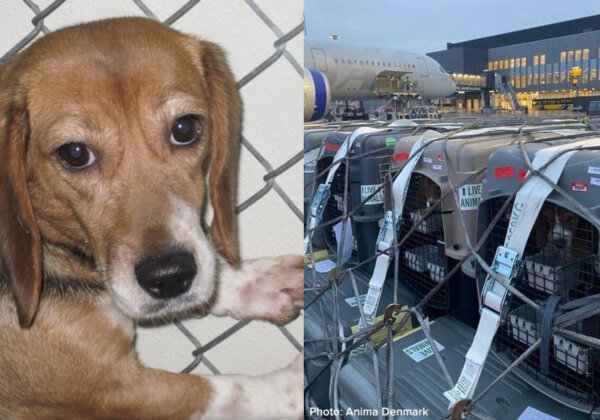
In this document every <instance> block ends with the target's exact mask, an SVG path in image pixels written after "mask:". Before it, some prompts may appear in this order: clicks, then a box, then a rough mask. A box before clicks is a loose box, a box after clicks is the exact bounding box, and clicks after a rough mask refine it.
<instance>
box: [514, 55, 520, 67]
mask: <svg viewBox="0 0 600 420" xmlns="http://www.w3.org/2000/svg"><path fill="white" fill-rule="evenodd" d="M515 67H521V59H520V58H518V57H517V58H515Z"/></svg>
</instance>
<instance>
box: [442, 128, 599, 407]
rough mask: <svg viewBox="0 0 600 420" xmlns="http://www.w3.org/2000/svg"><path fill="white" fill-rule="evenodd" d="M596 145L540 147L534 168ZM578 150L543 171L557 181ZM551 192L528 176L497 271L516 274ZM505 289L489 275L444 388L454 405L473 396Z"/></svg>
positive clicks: (593, 142)
mask: <svg viewBox="0 0 600 420" xmlns="http://www.w3.org/2000/svg"><path fill="white" fill-rule="evenodd" d="M594 145H600V138H595V139H590V140H584V141H580V142H575V143H567V144H564V145H561V146H556V147H549V148H546V149H542V150H539V151H538V152H537V153H536V154H535V158H534V159H533V162H532V167H533V168H534V169H539V168H541V167H542V166H544V165H545V164H546V163H547V162H548V161H550V160H551V159H552V158H553V157H554V156H556V155H557V154H559V153H561V152H563V151H565V150H570V149H576V148H578V147H583V146H588V147H589V146H594ZM575 153H576V151H571V152H567V153H564V154H562V155H561V156H559V157H558V158H556V160H554V161H553V162H552V163H551V164H549V165H548V166H547V167H546V168H545V169H544V171H543V173H544V174H545V175H546V177H547V178H548V179H550V180H551V181H552V182H554V183H556V182H558V179H559V178H560V176H561V174H562V172H563V170H564V168H565V165H566V164H567V162H568V161H569V159H570V158H571V156H573V154H575ZM551 192H552V186H551V185H549V184H548V183H547V182H546V181H544V180H543V179H542V178H541V177H537V176H534V177H532V178H530V179H527V181H526V183H525V185H523V187H522V188H521V189H520V190H519V192H518V193H517V195H516V197H515V202H514V204H513V208H512V213H511V216H510V222H509V225H508V230H507V232H506V239H505V241H504V247H500V248H499V249H498V251H497V253H496V258H495V260H494V264H493V265H492V269H494V267H497V269H495V271H496V272H497V274H498V275H503V276H504V277H505V278H506V279H507V280H508V281H510V280H511V276H512V275H514V270H513V267H514V265H515V263H516V262H517V261H518V260H520V258H521V257H522V255H523V251H524V250H525V245H526V244H527V239H528V238H529V234H530V233H531V229H532V228H533V225H534V223H535V221H536V219H537V217H538V215H539V212H540V210H541V209H542V206H543V205H544V201H545V200H546V198H547V197H548V195H550V193H551ZM503 268H504V270H503ZM506 292H507V290H506V288H505V287H504V286H502V284H500V282H498V281H495V280H494V279H493V277H491V276H488V277H487V279H486V282H485V285H484V287H483V292H482V303H483V309H482V311H481V319H480V320H479V325H478V326H477V332H476V333H475V338H474V339H473V343H472V344H471V348H470V349H469V351H468V352H467V355H466V360H465V365H464V366H463V370H462V372H461V374H460V377H459V378H458V381H457V382H456V385H455V386H454V388H452V389H451V390H449V391H446V392H444V396H445V397H446V398H447V399H448V400H450V405H451V406H452V405H453V404H454V403H456V402H457V401H459V400H462V399H471V398H472V397H473V394H474V392H475V388H476V387H477V382H478V381H479V377H480V375H481V372H482V370H483V365H484V364H485V360H486V359H487V355H488V353H489V351H490V347H491V345H492V341H493V339H494V336H495V335H496V332H497V331H498V328H499V326H500V322H501V318H502V311H503V309H504V303H505V299H506Z"/></svg>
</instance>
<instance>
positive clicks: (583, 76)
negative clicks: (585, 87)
mask: <svg viewBox="0 0 600 420" xmlns="http://www.w3.org/2000/svg"><path fill="white" fill-rule="evenodd" d="M587 82H588V69H583V71H582V72H581V83H582V84H583V83H587Z"/></svg>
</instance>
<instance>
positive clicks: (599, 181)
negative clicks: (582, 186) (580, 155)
mask: <svg viewBox="0 0 600 420" xmlns="http://www.w3.org/2000/svg"><path fill="white" fill-rule="evenodd" d="M590 184H592V185H597V186H600V178H594V177H592V178H590Z"/></svg>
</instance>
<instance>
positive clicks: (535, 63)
mask: <svg viewBox="0 0 600 420" xmlns="http://www.w3.org/2000/svg"><path fill="white" fill-rule="evenodd" d="M539 64H540V56H539V55H534V56H533V65H534V66H537V65H539Z"/></svg>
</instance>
